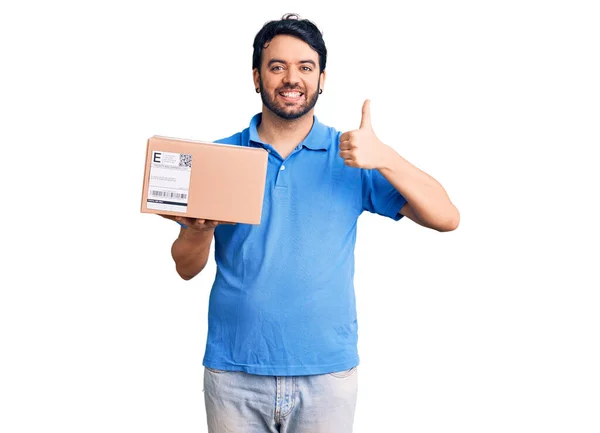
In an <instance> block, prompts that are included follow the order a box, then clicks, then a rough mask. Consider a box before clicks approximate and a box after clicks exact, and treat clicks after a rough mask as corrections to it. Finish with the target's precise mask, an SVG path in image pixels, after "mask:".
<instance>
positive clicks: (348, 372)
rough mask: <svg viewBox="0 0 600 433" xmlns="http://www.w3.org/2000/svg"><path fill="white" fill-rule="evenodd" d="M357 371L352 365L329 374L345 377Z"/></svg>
mask: <svg viewBox="0 0 600 433" xmlns="http://www.w3.org/2000/svg"><path fill="white" fill-rule="evenodd" d="M355 371H356V367H352V368H350V369H348V370H342V371H336V372H333V373H329V375H330V376H333V377H338V378H344V377H348V376H351V375H352V373H354V372H355Z"/></svg>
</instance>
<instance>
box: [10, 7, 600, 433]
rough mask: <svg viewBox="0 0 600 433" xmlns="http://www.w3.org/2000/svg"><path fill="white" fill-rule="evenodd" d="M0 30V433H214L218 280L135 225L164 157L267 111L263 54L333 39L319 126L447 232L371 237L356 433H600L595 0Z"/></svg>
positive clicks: (154, 219) (94, 19)
mask: <svg viewBox="0 0 600 433" xmlns="http://www.w3.org/2000/svg"><path fill="white" fill-rule="evenodd" d="M12 3H13V5H8V4H5V3H3V5H2V6H1V7H0V50H1V51H0V56H1V57H0V59H1V60H0V64H1V67H0V75H1V77H0V110H1V112H0V128H1V131H0V132H1V134H0V137H1V146H2V147H1V149H2V164H1V169H0V180H1V182H2V190H3V193H2V197H3V200H2V202H1V203H2V204H1V206H2V225H1V227H0V230H1V233H0V235H1V241H0V242H1V243H0V245H1V249H2V262H1V263H2V264H1V275H2V279H1V292H0V351H1V353H0V355H1V356H0V363H1V364H2V365H1V367H0V431H2V432H7V433H9V432H10V433H13V432H15V433H16V432H46V431H61V432H102V433H105V432H115V433H116V432H128V433H129V432H142V431H143V432H145V433H150V432H178V433H185V432H202V431H206V427H205V414H204V406H203V404H204V403H203V394H202V367H201V360H202V356H203V354H204V343H205V338H206V326H207V317H206V315H207V299H208V293H209V290H210V285H211V283H212V279H213V277H214V272H215V267H214V264H213V262H212V260H213V259H212V254H211V261H210V264H209V266H208V267H207V268H206V270H205V271H204V272H203V273H202V274H201V275H199V276H198V277H197V278H195V279H193V280H191V281H189V282H185V281H183V280H181V279H179V277H178V276H177V274H176V273H175V270H174V266H173V263H172V260H171V257H170V246H171V243H172V242H173V240H174V239H175V237H176V236H177V233H178V226H177V225H176V224H174V223H172V222H170V221H166V220H163V219H161V218H160V217H158V216H154V215H148V214H141V213H140V212H139V208H140V200H141V187H142V177H143V164H144V157H145V150H146V149H145V146H146V140H147V138H148V137H150V136H152V135H154V134H160V135H169V136H178V137H182V138H192V139H208V140H212V139H217V138H221V137H225V136H228V135H231V134H233V133H235V132H238V131H240V130H242V129H243V128H245V127H246V126H247V125H248V123H249V120H250V117H251V116H252V115H253V114H254V113H256V112H258V111H259V110H260V98H259V96H258V95H256V94H255V93H254V88H253V84H252V78H251V57H252V40H253V38H254V36H255V34H256V32H257V31H258V30H259V29H260V27H261V26H262V25H263V24H264V23H265V22H266V21H268V20H271V19H278V18H279V17H281V15H283V14H284V13H286V12H297V13H299V14H300V15H301V16H302V17H305V18H308V19H311V20H312V21H314V22H315V23H316V24H317V25H318V26H319V28H320V29H321V30H323V32H324V38H325V42H326V44H327V48H328V50H329V57H328V63H327V72H328V76H327V82H326V84H325V92H324V94H323V95H322V97H321V98H320V99H319V102H318V104H317V107H316V114H317V116H318V117H319V120H321V121H322V122H324V123H326V124H328V125H331V126H334V127H336V128H337V129H338V130H349V129H355V128H357V127H358V125H359V122H360V115H361V107H362V103H363V101H364V99H366V98H370V99H371V109H372V119H373V127H374V129H375V132H376V133H377V135H378V136H379V138H380V139H382V140H383V141H384V142H386V143H388V144H390V145H391V146H393V147H394V148H395V149H396V150H397V151H398V152H399V153H400V154H401V155H403V156H404V157H405V158H406V159H408V160H409V161H411V162H412V163H414V164H415V165H417V166H418V167H419V168H421V169H423V170H424V171H426V172H427V173H429V174H431V175H432V176H433V177H435V178H436V179H437V180H438V181H440V182H441V183H442V185H443V186H444V187H445V188H446V190H447V191H448V193H449V195H450V197H451V199H452V201H453V202H454V203H455V204H456V206H457V207H458V208H459V210H460V212H461V224H460V227H459V228H458V229H457V230H456V231H454V232H450V233H438V232H435V231H432V230H428V229H425V228H423V227H420V226H417V225H416V224H414V223H412V222H411V221H409V220H403V221H401V222H398V223H394V222H393V221H391V220H387V219H384V218H382V217H377V216H374V215H370V214H363V216H362V217H361V219H360V220H359V229H358V230H359V232H358V242H357V246H356V266H357V270H356V293H357V302H358V315H359V351H360V355H361V366H360V369H359V388H360V389H359V399H358V405H357V412H356V420H355V432H358V433H363V432H374V431H389V432H410V433H429V432H432V433H433V432H435V433H439V432H461V433H467V432H473V433H481V432H485V433H492V432H502V433H505V432H527V433H530V432H544V433H547V432H569V433H571V432H577V433H587V432H596V433H597V432H598V431H600V417H599V416H598V413H599V410H600V391H599V390H600V369H599V368H598V366H599V365H600V349H599V344H600V319H599V314H598V311H599V307H600V296H599V294H598V291H599V289H600V281H599V278H598V262H599V260H598V259H599V254H598V241H599V240H600V239H599V231H598V222H597V218H598V210H599V209H598V207H599V206H598V185H600V179H599V178H598V170H597V168H596V165H597V161H598V159H597V157H592V152H594V151H596V150H597V148H598V145H599V144H600V132H599V130H600V127H599V120H600V103H599V101H600V85H599V83H600V80H599V79H598V77H600V64H599V58H600V56H599V52H600V47H599V45H600V44H599V42H598V41H599V40H600V32H599V26H598V22H599V21H600V15H599V14H598V12H597V10H595V9H594V8H593V6H595V5H593V3H595V2H592V1H589V2H583V1H569V2H567V1H562V2H560V1H545V2H542V1H524V0H520V1H502V2H500V1H496V2H491V1H485V2H484V1H455V2H445V1H423V2H400V3H396V4H395V5H394V8H395V9H394V11H392V10H391V9H389V8H390V7H391V4H392V3H390V4H388V5H384V2H382V1H373V0H371V1H368V2H363V3H361V4H358V5H354V4H350V3H347V2H343V3H340V4H338V5H337V6H335V7H334V6H333V5H331V4H329V3H326V2H323V1H319V2H308V1H304V2H285V1H270V2H266V1H265V2H245V3H240V4H235V3H232V2H224V1H222V2H214V3H213V2H211V3H206V2H198V1H178V0H171V1H168V2H167V1H163V2H158V1H144V2H142V1H127V0H120V1H103V2H100V1H97V2H90V1H88V2H84V1H78V2H75V1H60V0H59V1H54V2H41V1H38V2H33V1H22V2H12Z"/></svg>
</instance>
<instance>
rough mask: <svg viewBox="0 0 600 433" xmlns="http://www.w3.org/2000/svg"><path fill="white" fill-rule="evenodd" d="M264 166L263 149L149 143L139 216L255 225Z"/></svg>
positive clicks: (155, 139)
mask: <svg viewBox="0 0 600 433" xmlns="http://www.w3.org/2000/svg"><path fill="white" fill-rule="evenodd" d="M267 164H268V153H267V151H266V150H264V149H262V148H254V147H242V146H233V145H228V144H217V143H210V142H204V141H195V140H183V139H178V138H170V137H162V136H154V137H151V138H150V139H148V144H147V149H146V167H145V170H144V184H143V188H142V207H141V211H142V213H154V214H163V215H179V216H185V217H190V218H202V219H210V220H217V221H226V222H236V223H246V224H260V220H261V216H262V205H263V197H264V190H265V182H266V177H267Z"/></svg>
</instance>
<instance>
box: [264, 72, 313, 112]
mask: <svg viewBox="0 0 600 433" xmlns="http://www.w3.org/2000/svg"><path fill="white" fill-rule="evenodd" d="M259 86H260V97H261V99H262V102H263V104H264V105H265V106H266V107H267V108H268V109H269V110H271V111H272V112H273V113H275V115H276V116H278V117H280V118H282V119H284V120H295V119H298V118H300V117H302V116H304V115H305V114H306V113H308V112H309V111H310V110H312V109H313V107H314V106H315V104H316V103H317V100H318V99H319V89H320V83H318V84H317V90H316V91H315V92H314V93H313V94H312V95H307V94H306V93H305V92H302V93H304V96H305V97H306V100H305V103H304V104H302V105H301V106H299V107H298V108H297V109H295V110H291V111H290V110H289V109H286V106H285V105H283V106H282V105H281V104H279V103H278V102H277V100H276V98H277V95H278V94H279V92H282V91H294V90H300V91H301V90H302V89H300V87H298V86H295V87H288V86H286V87H283V88H281V89H277V90H276V91H275V94H274V95H273V97H271V96H270V95H268V94H267V92H265V88H264V86H263V81H262V78H259Z"/></svg>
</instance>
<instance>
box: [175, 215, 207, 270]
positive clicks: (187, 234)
mask: <svg viewBox="0 0 600 433" xmlns="http://www.w3.org/2000/svg"><path fill="white" fill-rule="evenodd" d="M214 232H215V228H214V227H211V228H206V229H204V230H198V229H193V228H184V227H181V229H180V231H179V236H178V237H177V239H175V242H173V245H172V247H171V256H172V257H173V260H174V261H175V269H176V270H177V273H178V274H179V276H180V277H181V278H183V279H184V280H191V279H192V278H194V277H195V276H196V275H198V274H199V273H200V272H201V271H202V270H203V269H204V267H205V266H206V263H207V262H208V256H209V254H210V245H211V243H212V238H213V235H214Z"/></svg>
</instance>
